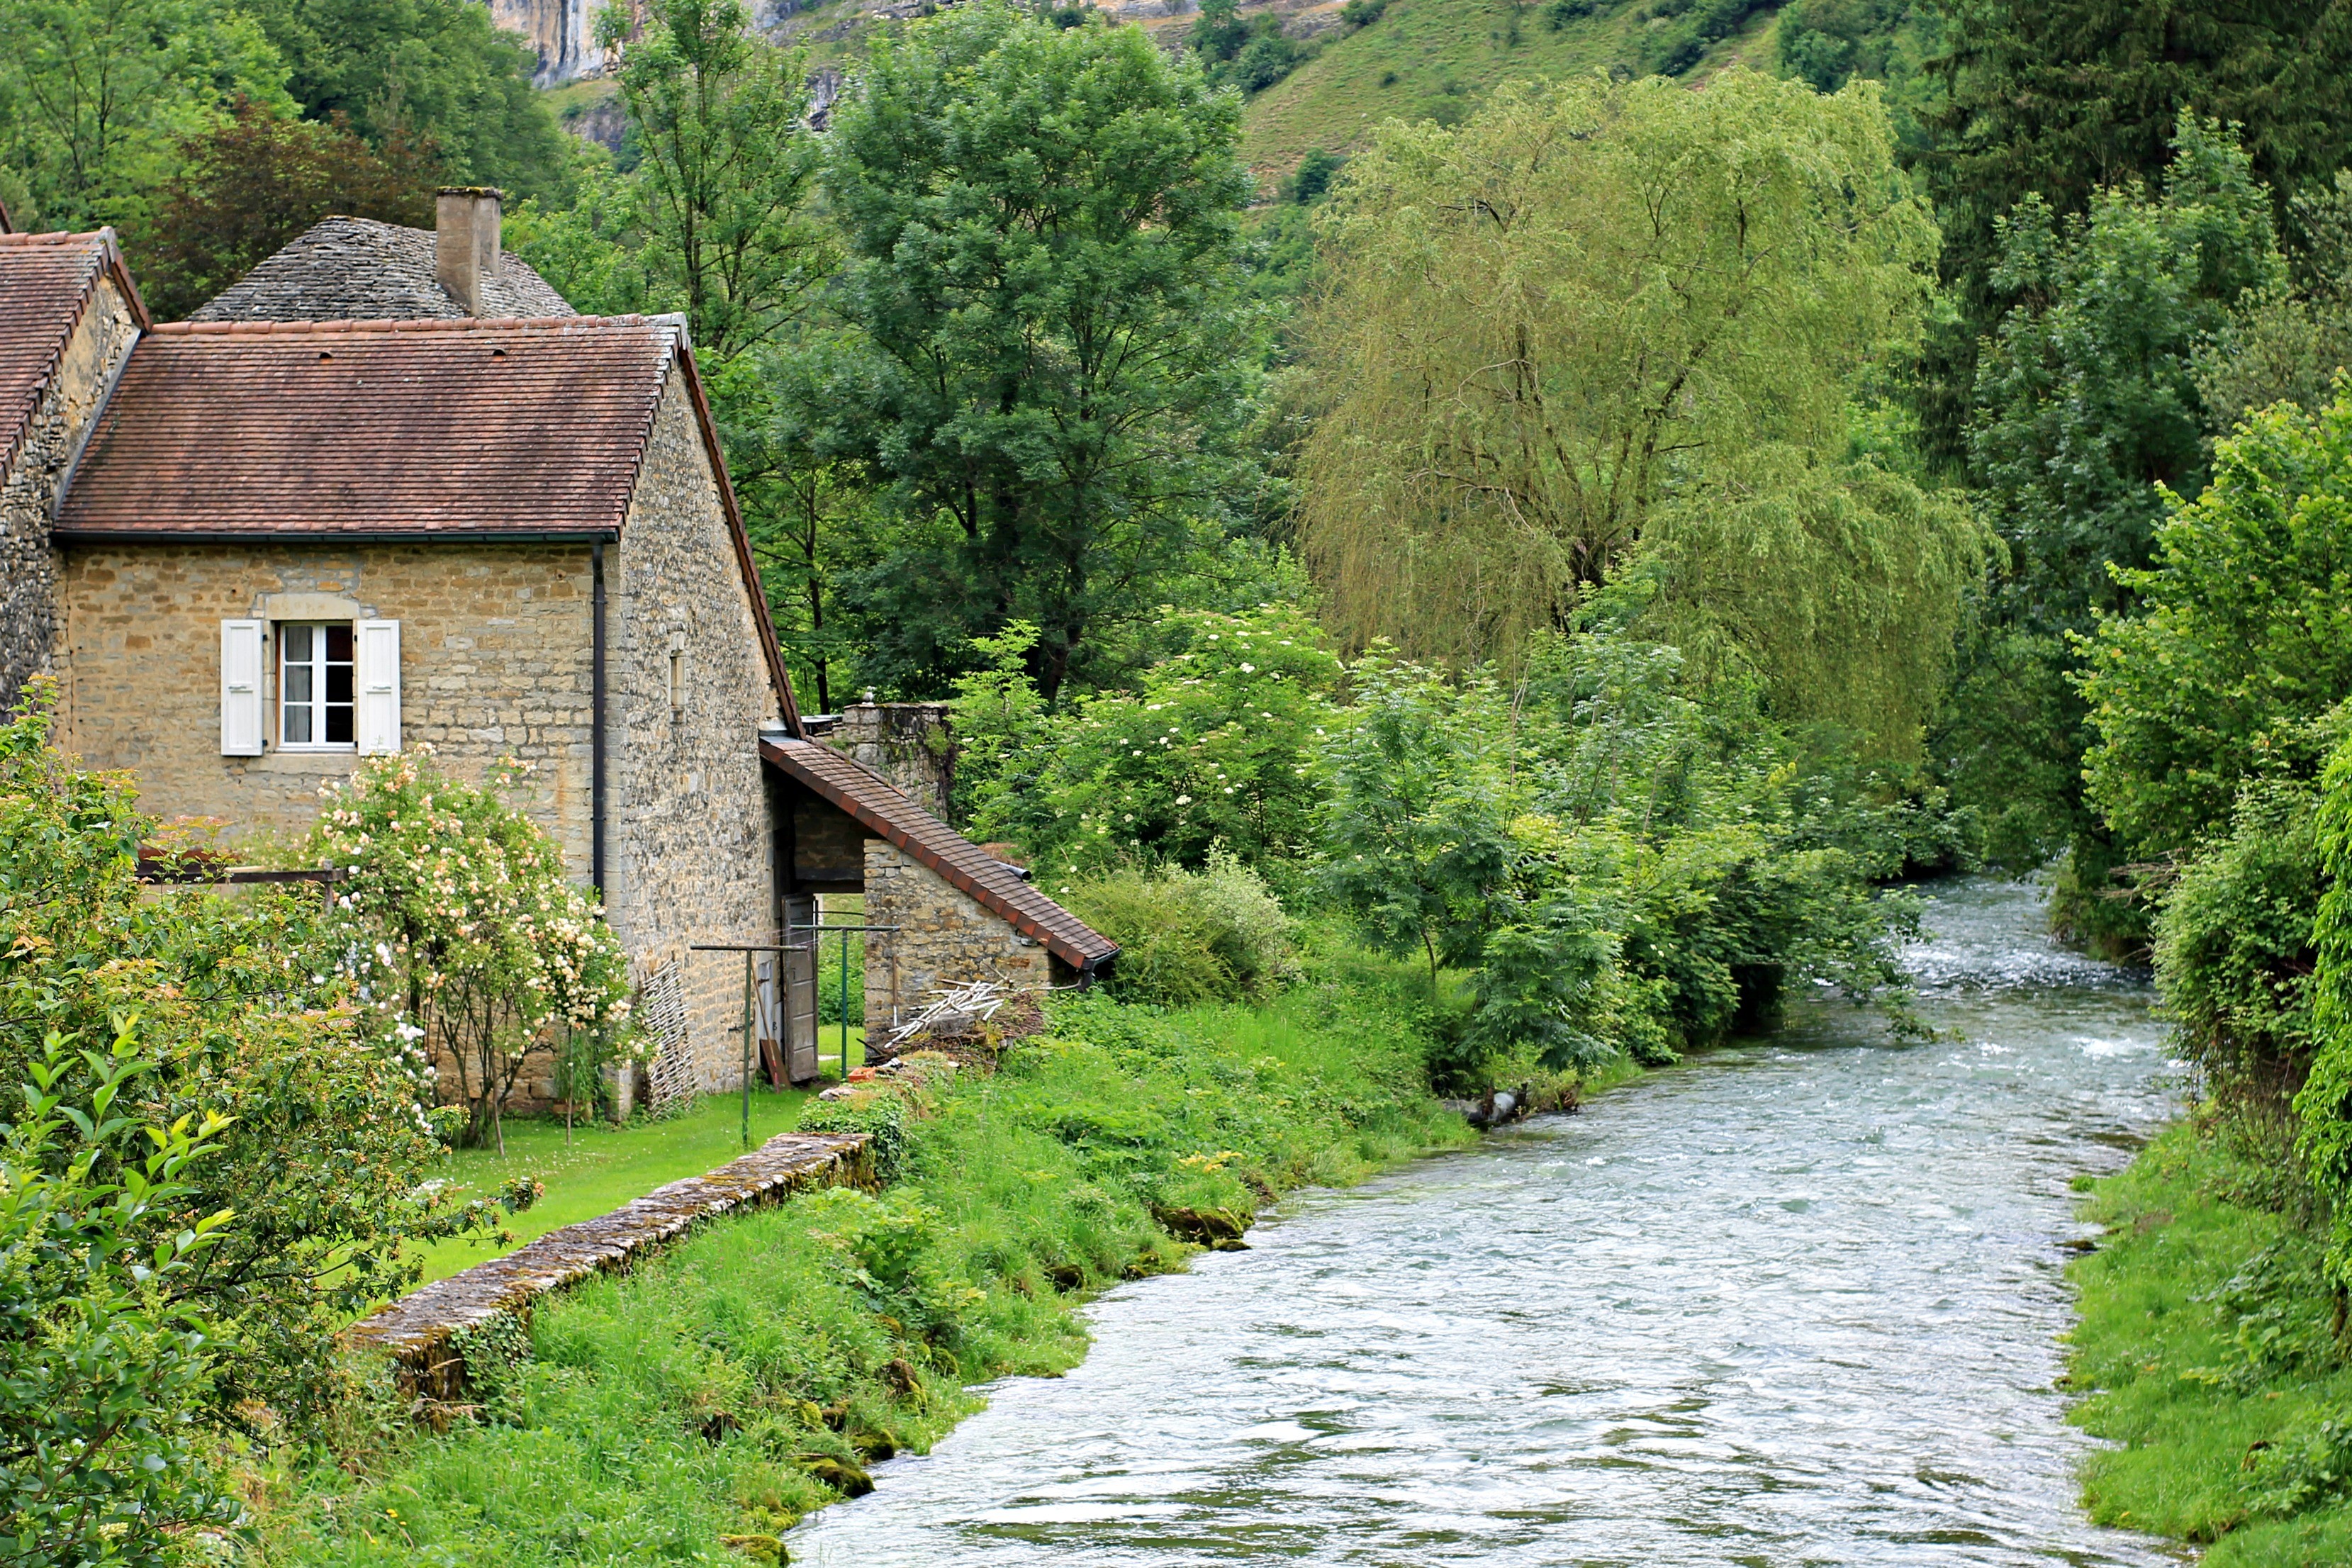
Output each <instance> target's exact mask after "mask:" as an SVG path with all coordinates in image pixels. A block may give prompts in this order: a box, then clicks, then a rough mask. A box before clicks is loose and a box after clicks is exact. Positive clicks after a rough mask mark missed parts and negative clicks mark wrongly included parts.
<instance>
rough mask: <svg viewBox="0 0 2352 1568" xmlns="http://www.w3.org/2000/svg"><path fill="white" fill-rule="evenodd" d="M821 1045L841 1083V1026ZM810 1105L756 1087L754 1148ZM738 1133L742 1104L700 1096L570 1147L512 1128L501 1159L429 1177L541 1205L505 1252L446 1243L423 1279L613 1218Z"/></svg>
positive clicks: (739, 1143) (723, 1152) (521, 1219)
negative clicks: (524, 1188)
mask: <svg viewBox="0 0 2352 1568" xmlns="http://www.w3.org/2000/svg"><path fill="white" fill-rule="evenodd" d="M817 1043H818V1046H819V1047H820V1050H821V1053H822V1055H823V1058H824V1070H825V1072H826V1074H827V1075H828V1076H838V1075H839V1073H840V1071H841V1057H840V1054H839V1053H840V1048H841V1029H840V1026H838V1025H835V1026H829V1027H827V1028H825V1029H824V1030H822V1031H821V1032H820V1033H819V1036H818V1042H817ZM865 1059H866V1047H865V1031H864V1030H863V1029H860V1028H857V1027H856V1026H852V1027H851V1029H850V1031H849V1064H850V1066H852V1067H856V1066H858V1065H859V1064H861V1063H862V1062H864V1061H865ZM808 1098H809V1096H808V1094H807V1093H804V1092H802V1091H800V1090H787V1091H785V1092H782V1093H778V1092H776V1091H775V1090H772V1089H769V1088H768V1087H767V1086H766V1085H765V1084H764V1083H761V1084H756V1085H754V1086H753V1088H752V1090H751V1143H752V1146H753V1147H754V1148H756V1147H758V1146H759V1145H760V1144H761V1143H762V1142H766V1141H767V1140H768V1139H770V1138H772V1137H774V1136H775V1135H776V1134H777V1133H779V1132H786V1131H791V1130H792V1128H793V1124H794V1123H795V1122H796V1121H799V1119H800V1113H801V1107H802V1106H803V1104H805V1103H806V1102H807V1100H808ZM742 1127H743V1101H742V1098H741V1096H740V1095H735V1094H713V1095H706V1096H704V1097H703V1099H702V1100H701V1101H700V1102H699V1103H698V1104H697V1105H696V1106H695V1107H694V1109H693V1110H688V1111H687V1112H686V1113H685V1114H683V1115H680V1116H676V1117H673V1118H671V1119H669V1120H668V1121H646V1120H645V1119H644V1118H643V1117H639V1118H638V1119H637V1120H635V1121H632V1122H630V1123H629V1125H627V1126H626V1127H615V1126H613V1125H612V1124H611V1123H609V1122H604V1123H595V1124H590V1123H586V1122H583V1123H581V1124H579V1125H578V1126H576V1127H574V1128H573V1129H572V1133H571V1135H570V1137H569V1139H568V1140H567V1138H566V1136H565V1133H564V1130H563V1123H562V1122H561V1121H542V1120H539V1119H536V1118H534V1119H532V1120H530V1121H509V1122H508V1123H507V1150H506V1153H505V1155H504V1156H503V1157H501V1156H500V1155H499V1152H498V1151H497V1150H496V1149H458V1150H453V1151H451V1152H449V1153H448V1154H447V1155H446V1156H445V1157H444V1159H443V1165H442V1169H441V1170H439V1171H438V1172H436V1174H437V1175H439V1176H440V1177H441V1178H442V1179H443V1180H445V1181H448V1182H452V1183H456V1184H459V1185H461V1186H463V1187H465V1188H467V1190H468V1192H469V1193H471V1194H480V1193H488V1192H494V1191H496V1190H497V1189H498V1188H499V1186H501V1185H502V1184H505V1183H506V1182H508V1181H509V1180H511V1179H512V1178H514V1177H517V1176H532V1177H536V1178H537V1179H538V1180H539V1181H540V1182H541V1184H544V1185H545V1187H546V1189H547V1194H546V1195H545V1196H544V1197H542V1198H541V1199H540V1201H539V1202H538V1203H536V1204H534V1205H531V1206H530V1208H529V1209H527V1210H525V1211H524V1212H523V1213H521V1214H520V1215H515V1216H514V1217H513V1218H512V1219H511V1220H509V1221H508V1223H507V1227H506V1228H507V1229H508V1230H509V1232H511V1233H512V1234H513V1237H514V1240H513V1242H512V1243H510V1244H508V1245H500V1244H499V1243H496V1242H492V1241H488V1240H476V1241H445V1242H442V1243H439V1244H438V1245H436V1246H434V1247H427V1248H425V1279H427V1280H434V1279H446V1278H447V1277H448V1276H450V1275H452V1274H456V1273H458V1272H460V1271H461V1270H463V1269H467V1268H472V1267H473V1266H474V1265H475V1264H477V1263H480V1262H483V1261H485V1260H487V1259H488V1258H497V1257H499V1256H500V1255H501V1254H503V1253H506V1252H509V1251H510V1250H512V1249H513V1247H520V1246H521V1245H522V1244H523V1243H524V1242H527V1241H531V1240H535V1239H536V1238H538V1237H542V1236H545V1235H546V1234H547V1233H548V1232H549V1231H551V1230H556V1229H559V1228H561V1227H562V1226H567V1225H576V1224H578V1223H579V1222H580V1221H582V1220H584V1219H594V1218H595V1217H596V1216H597V1215H601V1214H609V1213H611V1212H612V1211H613V1210H614V1209H616V1208H619V1207H620V1206H621V1205H623V1204H625V1203H627V1202H628V1201H629V1200H630V1199H631V1198H641V1197H643V1196H645V1195H646V1194H647V1193H649V1192H652V1191H653V1190H654V1189H655V1188H656V1187H658V1186H661V1185H664V1184H667V1183H669V1182H676V1181H680V1180H683V1179H684V1178H686V1177H688V1176H698V1175H700V1174H702V1173H704V1172H705V1171H710V1170H715V1169H717V1168H718V1167H719V1166H720V1165H723V1164H725V1163H727V1162H728V1161H730V1160H732V1159H733V1158H735V1157H736V1156H737V1155H738V1154H740V1153H741V1152H743V1135H742Z"/></svg>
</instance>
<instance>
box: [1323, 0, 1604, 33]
mask: <svg viewBox="0 0 2352 1568" xmlns="http://www.w3.org/2000/svg"><path fill="white" fill-rule="evenodd" d="M1588 3H1589V0H1588ZM1388 8H1389V0H1348V3H1347V4H1346V5H1342V6H1340V7H1339V20H1340V22H1341V23H1342V24H1344V25H1345V26H1349V27H1351V28H1360V27H1369V26H1371V25H1372V24H1373V23H1375V22H1377V21H1379V20H1380V19H1381V17H1382V16H1386V15H1387V14H1388Z"/></svg>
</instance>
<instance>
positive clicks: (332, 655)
mask: <svg viewBox="0 0 2352 1568" xmlns="http://www.w3.org/2000/svg"><path fill="white" fill-rule="evenodd" d="M320 630H321V631H323V632H325V633H326V634H327V658H329V659H330V660H331V661H332V662H334V663H336V664H349V663H351V662H352V626H351V623H350V622H349V621H341V622H337V623H335V624H334V625H331V626H321V627H320Z"/></svg>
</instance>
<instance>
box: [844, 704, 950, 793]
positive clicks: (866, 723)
mask: <svg viewBox="0 0 2352 1568" xmlns="http://www.w3.org/2000/svg"><path fill="white" fill-rule="evenodd" d="M948 711H949V710H948V705H947V704H946V703H944V702H858V703H853V704H852V705H850V706H849V707H847V708H845V709H843V710H841V716H840V718H839V719H838V720H836V721H835V723H834V727H833V729H832V730H831V731H829V732H827V733H825V734H824V735H821V736H819V737H818V739H820V740H822V741H823V742H824V743H825V744H826V745H828V746H831V747H832V748H833V749H834V750H835V751H837V752H845V753H846V754H848V755H849V756H852V757H855V758H856V760H857V761H858V762H860V763H864V764H865V765H866V766H867V767H869V768H871V769H873V770H874V771H875V772H876V773H880V774H881V775H882V776H883V777H884V778H886V779H888V780H889V781H890V782H891V783H892V784H896V785H898V791H899V793H900V794H902V795H905V796H906V797H907V798H908V799H909V800H911V801H913V802H914V803H915V804H916V805H919V806H921V807H922V808H923V809H924V810H925V811H928V812H929V813H930V814H931V815H932V816H936V817H938V818H939V819H940V821H941V822H945V821H946V820H948V805H949V803H950V800H951V799H952V797H953V795H954V791H955V742H954V739H953V737H952V734H951V732H950V730H949V728H948Z"/></svg>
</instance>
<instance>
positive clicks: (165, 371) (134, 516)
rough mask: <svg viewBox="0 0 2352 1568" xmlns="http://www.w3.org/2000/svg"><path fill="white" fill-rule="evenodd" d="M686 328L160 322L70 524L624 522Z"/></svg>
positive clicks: (84, 481)
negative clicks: (683, 329)
mask: <svg viewBox="0 0 2352 1568" xmlns="http://www.w3.org/2000/svg"><path fill="white" fill-rule="evenodd" d="M679 336H680V329H679V328H678V326H677V324H676V323H675V322H673V321H666V320H660V319H656V318H650V317H615V318H609V319H608V318H604V317H598V316H572V317H565V318H559V319H555V320H538V321H472V320H466V319H460V320H457V321H325V322H317V323H310V322H292V323H273V322H266V321H254V322H237V323H226V322H219V323H211V322H207V323H192V322H181V323H176V324H169V325H164V326H160V327H158V328H156V329H155V330H154V331H152V332H150V333H149V334H148V335H147V336H146V337H145V338H144V339H143V340H142V342H140V344H139V346H138V347H137V348H136V349H135V350H133V351H132V353H131V362H130V364H129V366H128V367H127V368H126V369H125V370H124V372H123V374H122V379H121V382H120V383H119V384H117V385H116V387H115V389H114V395H112V396H111V397H110V399H109V400H108V402H107V405H106V409H105V412H104V414H103V415H102V416H100V421H99V425H98V428H97V429H96V431H95V432H94V433H93V434H92V436H91V437H90V441H89V447H87V448H86V449H85V450H84V452H83V454H82V458H81V461H80V463H79V465H78V466H77V468H76V469H75V471H74V474H73V478H72V480H71V484H70V487H69V488H68V490H67V493H66V497H65V501H64V504H63V505H62V506H61V507H60V509H59V510H58V524H57V531H58V534H59V535H60V536H61V537H64V538H67V539H71V538H74V537H76V536H85V537H86V536H90V535H109V536H113V535H122V536H131V537H138V538H161V537H172V536H180V537H188V536H205V537H223V536H236V537H248V538H250V537H268V536H271V535H298V534H299V535H312V536H316V535H320V534H325V535H331V536H338V535H339V536H346V537H349V536H368V537H409V536H447V535H462V536H467V537H480V536H493V537H495V536H499V535H533V536H545V535H548V534H572V535H579V534H604V535H612V534H614V533H615V532H617V531H618V530H619V528H620V527H621V523H622V520H623V518H624V517H625V515H626V513H627V510H628V505H629V496H630V492H631V491H632V490H633V489H635V484H636V475H637V465H638V462H639V460H640V459H641V458H642V457H643V456H644V451H645V445H646V438H647V437H648V436H650V434H651V433H652V430H653V421H654V411H655V409H656V406H657V405H659V403H660V401H661V395H662V387H663V384H664V381H665V379H666V378H667V374H668V372H669V369H670V365H671V363H672V361H673V359H674V357H675V354H676V351H677V344H678V340H679Z"/></svg>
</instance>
